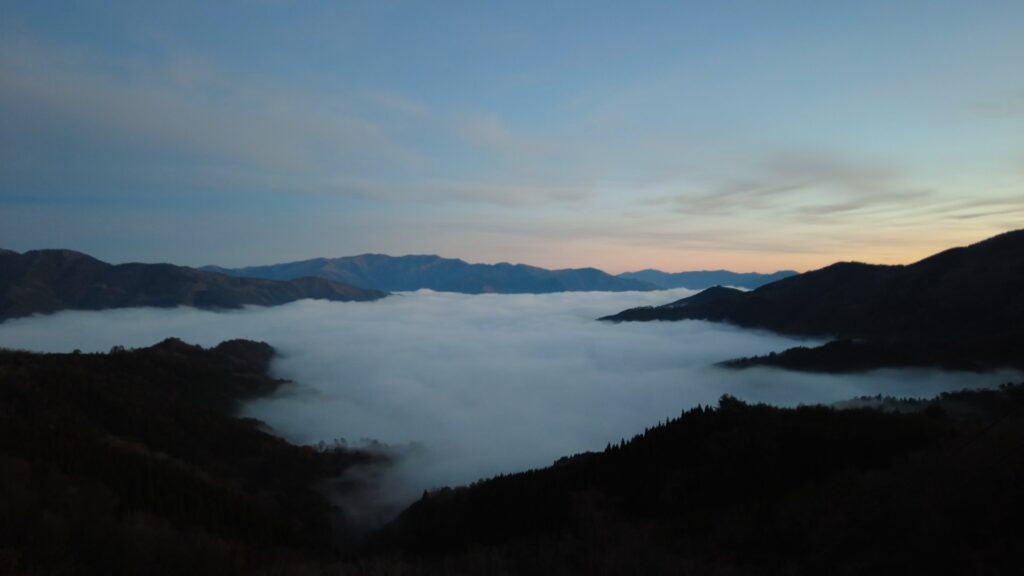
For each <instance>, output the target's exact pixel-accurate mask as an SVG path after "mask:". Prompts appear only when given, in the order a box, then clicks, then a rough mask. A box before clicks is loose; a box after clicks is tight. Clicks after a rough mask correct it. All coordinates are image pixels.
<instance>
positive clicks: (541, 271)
mask: <svg viewBox="0 0 1024 576" xmlns="http://www.w3.org/2000/svg"><path fill="white" fill-rule="evenodd" d="M205 269H206V270H216V271H218V272H223V273H225V274H231V275H233V276H239V277H245V278H268V279H274V280H294V279H295V278H298V277H302V276H316V277H320V278H325V279H328V280H332V281H339V282H345V283H347V284H352V285H354V286H362V287H364V288H373V289H377V290H386V291H388V292H406V291H415V290H420V289H424V288H426V289H430V290H435V291H438V292H462V293H467V294H480V293H490V292H494V293H504V294H522V293H532V294H539V293H549V292H573V291H610V292H621V291H631V290H655V289H657V287H656V286H655V285H653V284H652V283H650V282H646V281H643V280H637V279H630V278H620V277H616V276H612V275H611V274H607V273H605V272H602V271H601V270H598V269H596V268H576V269H573V268H567V269H561V270H548V269H545V268H539V267H537V266H530V265H528V264H514V263H510V262H499V263H497V264H479V263H468V262H466V261H464V260H461V259H457V258H444V257H441V256H437V255H435V254H410V255H405V256H389V255H386V254H360V255H357V256H344V257H340V258H330V259H313V260H303V261H298V262H285V263H281V264H272V265H268V266H250V267H246V268H237V269H226V268H221V267H212V266H211V267H206V268H205Z"/></svg>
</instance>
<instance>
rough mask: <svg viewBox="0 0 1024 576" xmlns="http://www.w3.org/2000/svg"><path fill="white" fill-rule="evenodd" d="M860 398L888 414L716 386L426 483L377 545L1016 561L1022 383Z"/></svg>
mask: <svg viewBox="0 0 1024 576" xmlns="http://www.w3.org/2000/svg"><path fill="white" fill-rule="evenodd" d="M873 403H874V404H878V405H891V406H897V407H899V412H889V411H881V410H874V409H856V410H836V409H831V408H826V407H800V408H796V409H780V408H772V407H768V406H764V405H758V406H753V405H748V404H745V403H743V402H740V401H738V400H735V399H733V398H729V397H723V399H722V400H721V401H720V403H719V405H718V407H717V408H696V409H693V410H689V411H687V412H685V413H684V414H682V415H681V416H680V417H679V418H677V419H674V420H672V421H669V422H666V423H663V424H660V425H657V426H654V427H653V428H650V429H648V430H646V431H645V432H643V434H640V435H638V436H636V437H634V438H633V439H632V440H630V441H628V442H620V443H617V444H612V445H609V446H608V447H607V448H606V449H605V450H604V451H603V452H600V453H585V454H580V455H577V456H574V457H571V458H564V459H562V460H560V461H558V462H556V463H555V464H554V465H553V466H551V467H549V468H545V469H542V470H535V471H530V472H523V473H519V474H511V475H507V476H500V477H497V478H493V479H491V480H487V481H482V482H478V483H476V484H473V485H472V486H469V487H465V488H456V489H443V490H436V491H432V492H430V493H429V494H424V496H423V498H422V499H421V500H420V501H418V502H417V503H416V504H414V505H413V506H411V507H410V508H409V509H408V510H406V511H405V512H404V513H403V514H402V515H401V516H400V517H399V518H398V519H397V520H396V521H395V522H394V523H393V524H392V525H391V526H390V528H389V530H388V532H387V533H386V534H385V535H384V537H383V538H382V542H381V544H380V549H379V554H380V555H381V556H382V557H384V558H387V557H391V558H397V560H393V562H394V564H392V565H391V566H392V569H394V570H395V571H396V573H446V572H447V573H465V574H470V573H483V572H486V573H490V574H728V575H748V574H749V575H755V574H757V575H763V574H772V575H773V574H779V575H781V574H787V575H790V574H797V575H803V574H806V575H811V574H908V573H914V574H973V573H987V574H1003V573H1011V572H1014V571H1015V570H1016V569H1017V562H1018V560H1017V558H1018V551H1019V550H1020V547H1021V546H1022V545H1024V538H1022V537H1021V535H1020V531H1019V530H1017V529H1016V526H1017V523H1018V521H1019V518H1020V515H1021V513H1024V493H1022V491H1021V489H1020V484H1019V479H1020V477H1021V474H1022V473H1024V451H1021V450H1020V446H1021V445H1022V442H1024V388H1022V387H1021V386H1019V385H1018V386H1007V387H1004V388H1003V389H1001V390H994V391H978V392H962V393H956V394H949V395H944V396H942V397H940V398H938V399H936V400H934V401H931V402H928V401H923V402H897V401H892V402H884V403H883V401H882V399H878V400H877V401H875V402H873ZM396 551H401V552H402V553H403V554H404V555H399V554H398V552H396ZM389 555H390V556H389ZM381 562H382V563H383V562H384V560H382V561H381ZM409 565H415V566H416V567H418V569H419V570H420V571H419V572H414V571H408V572H401V571H398V569H397V568H398V567H399V566H406V567H407V568H406V569H407V570H411V568H408V566H409ZM424 566H425V567H426V569H424Z"/></svg>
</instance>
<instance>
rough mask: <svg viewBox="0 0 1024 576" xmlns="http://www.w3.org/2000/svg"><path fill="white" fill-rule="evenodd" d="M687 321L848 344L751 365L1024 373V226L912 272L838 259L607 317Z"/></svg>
mask: <svg viewBox="0 0 1024 576" xmlns="http://www.w3.org/2000/svg"><path fill="white" fill-rule="evenodd" d="M688 319H699V320H711V321H718V322H729V323H732V324H736V325H739V326H745V327H754V328H767V329H769V330H774V331H777V332H781V333H788V334H800V335H815V336H831V337H836V338H839V339H841V340H840V342H837V343H834V344H832V345H831V346H830V347H822V348H818V349H814V351H808V350H807V349H798V350H793V351H790V352H789V353H786V354H776V355H772V356H769V357H766V358H758V359H752V361H751V360H748V361H747V362H746V363H745V364H743V365H749V364H750V363H756V364H771V365H778V366H786V367H795V368H801V367H805V368H811V369H822V368H829V367H832V368H836V369H863V368H869V367H878V366H886V365H894V366H895V365H933V364H938V365H943V366H947V367H956V368H969V369H978V368H985V367H990V366H993V365H1010V366H1018V367H1024V354H1022V353H1021V350H1024V230H1018V231H1014V232H1008V233H1005V234H1001V235H999V236H995V237H993V238H990V239H988V240H985V241H983V242H979V243H977V244H973V245H971V246H968V247H965V248H953V249H951V250H946V251H944V252H941V253H939V254H936V255H934V256H931V257H929V258H926V259H924V260H921V261H920V262H917V263H914V264H910V265H906V266H881V265H871V264H862V263H857V262H840V263H837V264H833V265H831V266H828V267H825V268H822V269H820V270H815V271H812V272H807V273H804V274H798V275H796V276H791V277H789V278H785V279H783V280H779V281H777V282H773V283H771V284H767V285H765V286H762V287H760V288H758V289H756V290H753V291H750V292H743V291H740V290H734V289H731V288H723V287H715V288H710V289H708V290H705V291H703V292H701V293H700V294H697V295H694V296H691V297H689V298H683V299H682V300H678V301H676V302H672V303H669V304H665V305H663V306H658V307H644V308H633V309H630V310H625V311H623V312H620V313H618V314H615V315H613V316H608V317H605V318H602V320H612V321H646V320H688Z"/></svg>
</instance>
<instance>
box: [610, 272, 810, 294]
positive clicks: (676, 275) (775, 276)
mask: <svg viewBox="0 0 1024 576" xmlns="http://www.w3.org/2000/svg"><path fill="white" fill-rule="evenodd" d="M794 275H796V272H795V271H793V270H780V271H778V272H774V273H772V274H758V273H756V272H730V271H728V270H699V271H693V272H662V271H661V270H651V269H647V270H640V271H639V272H623V273H622V274H619V278H630V279H632V280H640V281H642V282H649V283H651V284H654V285H655V286H657V287H659V288H665V289H669V288H689V289H690V290H703V289H705V288H710V287H712V286H735V287H737V288H748V289H754V288H759V287H761V286H764V285H765V284H769V283H771V282H775V281H777V280H782V279H783V278H788V277H790V276H794Z"/></svg>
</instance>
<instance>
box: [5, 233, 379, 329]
mask: <svg viewBox="0 0 1024 576" xmlns="http://www.w3.org/2000/svg"><path fill="white" fill-rule="evenodd" d="M384 296H386V294H385V293H384V292H380V291H377V290H366V289H362V288H356V287H354V286H349V285H347V284H342V283H338V282H331V281H328V280H324V279H322V278H296V279H293V280H288V281H279V280H259V279H249V278H234V277H231V276H227V275H224V274H217V273H215V272H204V271H201V270H196V269H194V268H187V267H184V266H174V265H171V264H119V265H116V266H115V265H112V264H108V263H106V262H103V261H100V260H97V259H96V258H93V257H91V256H88V255H86V254H82V253H81V252H74V251H72V250H32V251H29V252H25V253H24V254H19V253H17V252H12V251H10V250H0V321H3V320H5V319H7V318H16V317H19V316H29V315H31V314H37V313H42V314H47V313H51V312H56V311H58V310H65V309H78V310H102V309H106V308H125V307H135V306H155V307H172V306H194V307H197V308H239V307H241V306H243V305H246V304H257V305H261V306H273V305H277V304H285V303H287V302H293V301H295V300H301V299H303V298H317V299H324V300H341V301H348V300H376V299H378V298H383V297H384Z"/></svg>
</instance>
